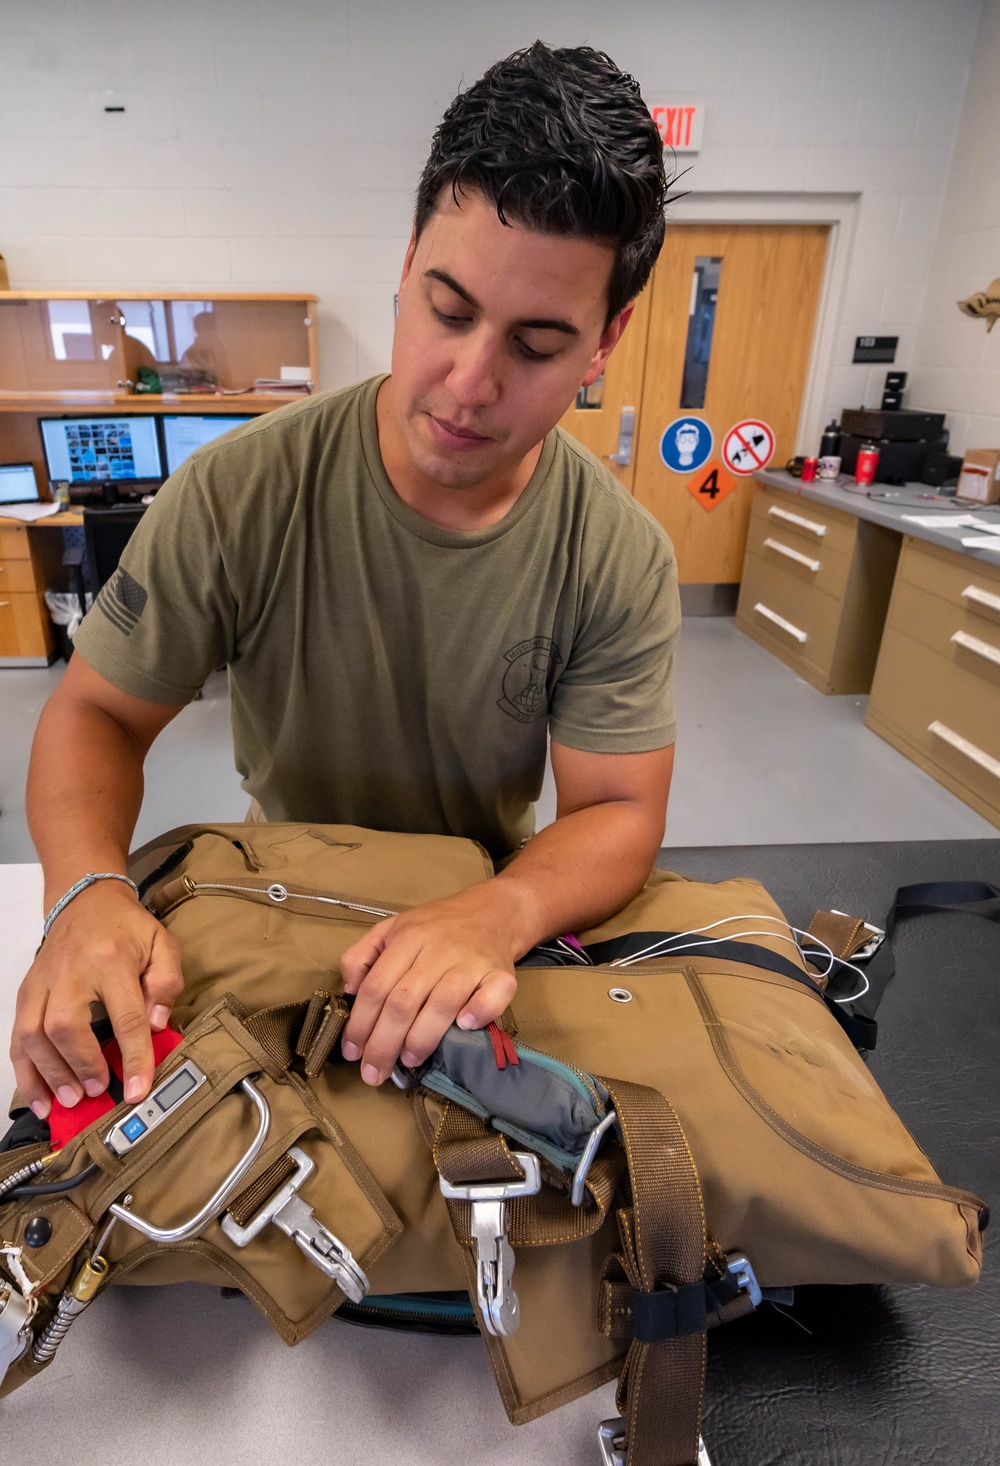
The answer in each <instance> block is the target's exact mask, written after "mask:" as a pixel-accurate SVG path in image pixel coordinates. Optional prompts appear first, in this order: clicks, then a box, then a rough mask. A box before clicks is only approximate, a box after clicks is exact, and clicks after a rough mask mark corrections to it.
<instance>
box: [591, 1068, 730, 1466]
mask: <svg viewBox="0 0 1000 1466" xmlns="http://www.w3.org/2000/svg"><path fill="white" fill-rule="evenodd" d="M604 1083H605V1084H606V1085H607V1087H608V1090H609V1091H610V1094H611V1102H612V1104H613V1105H614V1107H615V1109H616V1111H617V1112H618V1122H619V1125H620V1127H621V1131H622V1137H623V1140H624V1146H625V1154H626V1157H627V1160H628V1171H629V1180H630V1183H631V1189H632V1204H631V1206H628V1207H622V1208H620V1209H619V1212H618V1226H619V1231H620V1234H621V1243H622V1251H621V1254H620V1255H619V1256H618V1257H617V1258H616V1259H615V1261H614V1263H613V1265H612V1266H613V1269H614V1271H616V1272H618V1273H619V1276H624V1277H625V1278H627V1280H628V1282H629V1284H630V1285H631V1289H632V1309H633V1325H634V1332H633V1339H632V1345H631V1347H630V1349H629V1352H628V1356H627V1358H626V1360H625V1366H624V1368H623V1370H622V1373H621V1376H620V1379H619V1382H618V1408H619V1410H620V1411H621V1414H622V1417H623V1419H624V1421H625V1446H626V1450H627V1452H628V1462H629V1466H696V1463H697V1459H698V1443H699V1438H700V1434H701V1406H702V1396H703V1392H704V1384H705V1332H704V1329H705V1317H704V1291H703V1285H702V1278H703V1275H704V1272H705V1263H706V1257H707V1251H708V1249H707V1237H706V1230H705V1210H704V1205H703V1203H702V1198H701V1187H700V1185H699V1184H698V1173H697V1170H696V1169H695V1164H694V1159H693V1157H692V1155H691V1151H690V1148H689V1146H688V1143H687V1139H686V1138H685V1135H684V1132H683V1130H682V1129H681V1125H680V1121H679V1120H678V1119H677V1116H676V1115H675V1113H674V1111H673V1109H672V1108H671V1106H670V1105H669V1104H668V1103H667V1101H666V1100H665V1099H664V1097H663V1096H662V1095H661V1094H658V1093H657V1092H656V1090H653V1089H647V1088H646V1087H645V1086H644V1085H638V1084H627V1083H624V1082H621V1081H618V1080H607V1079H605V1080H604ZM692 1285H695V1286H692ZM686 1289H690V1291H689V1292H685V1290H686ZM696 1289H697V1292H696ZM665 1295H674V1296H673V1298H671V1297H670V1296H665ZM698 1296H700V1298H701V1308H700V1326H699V1318H698V1314H699V1309H698V1306H697V1298H698ZM644 1299H648V1300H649V1304H650V1307H649V1309H647V1308H646V1306H645V1302H644ZM689 1300H690V1301H691V1309H690V1313H691V1314H692V1315H693V1317H691V1316H689V1317H688V1318H687V1321H686V1322H685V1323H683V1324H682V1325H681V1327H682V1329H687V1328H690V1330H691V1331H690V1332H687V1331H682V1332H680V1333H677V1334H676V1335H675V1336H673V1337H664V1338H660V1339H655V1337H654V1338H650V1337H649V1336H650V1335H654V1336H655V1334H656V1311H657V1309H658V1307H659V1305H661V1304H671V1306H672V1307H676V1313H677V1317H678V1319H681V1317H682V1315H687V1314H688V1313H689V1310H688V1306H687V1305H688V1301H689ZM640 1304H643V1308H642V1318H640ZM643 1336H645V1337H643Z"/></svg>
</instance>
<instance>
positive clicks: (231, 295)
mask: <svg viewBox="0 0 1000 1466" xmlns="http://www.w3.org/2000/svg"><path fill="white" fill-rule="evenodd" d="M318 299H319V297H318V296H316V295H310V294H309V293H308V292H307V291H304V290H286V291H282V292H278V293H274V292H268V293H266V294H265V293H262V292H261V291H259V290H251V291H245V290H114V289H111V288H110V287H109V288H108V289H106V290H4V291H3V292H2V293H0V302H3V301H10V300H250V301H253V302H255V303H256V302H259V301H271V300H307V301H310V302H312V303H313V304H315V302H316V301H317V300H318Z"/></svg>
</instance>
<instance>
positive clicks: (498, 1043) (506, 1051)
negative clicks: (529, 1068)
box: [486, 1023, 521, 1069]
mask: <svg viewBox="0 0 1000 1466" xmlns="http://www.w3.org/2000/svg"><path fill="white" fill-rule="evenodd" d="M486 1032H487V1033H488V1034H489V1036H490V1039H491V1041H492V1043H493V1057H494V1059H496V1061H497V1068H498V1069H506V1067H507V1065H508V1064H520V1062H521V1060H520V1057H519V1056H518V1052H517V1049H516V1048H515V1047H514V1040H513V1039H512V1038H511V1036H510V1034H509V1033H507V1032H506V1031H505V1030H504V1029H502V1028H501V1027H500V1025H499V1023H489V1024H487V1026H486Z"/></svg>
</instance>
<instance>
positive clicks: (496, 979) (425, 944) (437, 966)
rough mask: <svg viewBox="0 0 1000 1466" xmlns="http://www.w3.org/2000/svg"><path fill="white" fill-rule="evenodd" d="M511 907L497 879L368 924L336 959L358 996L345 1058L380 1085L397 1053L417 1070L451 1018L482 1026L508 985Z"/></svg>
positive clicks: (512, 982)
mask: <svg viewBox="0 0 1000 1466" xmlns="http://www.w3.org/2000/svg"><path fill="white" fill-rule="evenodd" d="M509 917H510V913H509V912H507V911H506V910H505V903H504V902H503V900H502V899H500V891H499V889H498V883H496V882H493V881H491V882H489V883H487V884H486V885H485V886H484V887H473V888H472V889H471V890H468V891H462V892H461V893H460V894H459V895H457V896H450V897H448V898H447V899H445V900H443V901H434V902H431V903H430V904H428V905H426V906H418V907H415V908H414V909H413V910H412V911H405V912H403V913H402V915H400V916H393V917H390V918H389V919H388V920H387V921H380V922H379V923H378V925H377V926H374V927H372V929H371V931H370V932H368V933H367V935H366V936H364V937H362V938H361V940H360V941H359V942H355V944H354V946H353V947H349V948H348V950H347V951H346V952H345V953H344V955H343V957H342V959H341V971H342V972H343V975H344V990H345V991H346V992H348V993H355V994H357V996H356V998H355V1001H354V1008H353V1010H352V1012H351V1016H350V1019H349V1020H348V1023H347V1027H346V1028H345V1029H344V1036H343V1039H342V1041H341V1050H342V1052H343V1055H344V1058H345V1059H360V1060H361V1077H362V1079H363V1080H364V1081H365V1083H366V1084H381V1083H382V1082H383V1081H384V1080H386V1079H388V1077H389V1075H390V1074H391V1073H392V1070H393V1067H394V1065H395V1064H396V1061H397V1059H401V1060H402V1062H403V1063H404V1064H405V1065H406V1066H407V1067H408V1068H411V1069H412V1068H416V1066H417V1065H419V1064H422V1063H423V1062H424V1060H425V1059H428V1058H429V1057H430V1055H431V1054H432V1053H433V1052H434V1050H435V1049H436V1048H437V1046H438V1044H439V1043H440V1042H441V1040H442V1038H443V1037H444V1035H445V1033H447V1031H448V1029H449V1028H450V1027H451V1025H452V1024H453V1023H455V1022H457V1023H458V1026H459V1027H460V1028H485V1027H486V1025H487V1024H488V1023H491V1022H493V1020H494V1019H496V1018H499V1016H500V1014H501V1013H502V1012H503V1010H504V1009H505V1008H506V1007H507V1005H508V1003H510V1001H511V999H512V998H513V996H514V994H515V992H516V991H517V979H516V978H515V976H514V963H515V961H516V958H517V956H519V955H520V953H516V952H515V949H514V940H513V936H512V932H511V921H510V919H509Z"/></svg>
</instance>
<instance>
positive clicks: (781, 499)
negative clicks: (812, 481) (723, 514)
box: [753, 484, 858, 555]
mask: <svg viewBox="0 0 1000 1466" xmlns="http://www.w3.org/2000/svg"><path fill="white" fill-rule="evenodd" d="M753 517H754V519H758V520H763V522H764V523H765V524H767V525H769V526H770V528H771V529H773V530H780V531H781V534H782V536H783V537H785V536H791V541H790V542H791V543H792V544H794V546H795V548H796V549H801V550H803V551H804V550H805V547H806V546H810V547H811V548H812V549H815V548H816V546H817V545H824V546H828V547H829V548H830V549H832V550H836V551H837V552H838V553H839V554H841V555H850V553H851V551H852V550H853V549H854V541H855V539H856V538H857V533H858V521H857V519H855V518H854V517H853V516H852V515H850V514H843V513H841V511H840V510H839V509H828V508H827V507H826V505H825V504H813V503H812V502H811V501H810V500H809V499H802V498H799V497H798V496H797V495H792V494H783V493H780V492H778V491H776V490H775V489H768V488H764V487H763V486H762V485H760V484H758V485H757V487H756V489H755V491H754V497H753Z"/></svg>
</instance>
